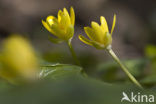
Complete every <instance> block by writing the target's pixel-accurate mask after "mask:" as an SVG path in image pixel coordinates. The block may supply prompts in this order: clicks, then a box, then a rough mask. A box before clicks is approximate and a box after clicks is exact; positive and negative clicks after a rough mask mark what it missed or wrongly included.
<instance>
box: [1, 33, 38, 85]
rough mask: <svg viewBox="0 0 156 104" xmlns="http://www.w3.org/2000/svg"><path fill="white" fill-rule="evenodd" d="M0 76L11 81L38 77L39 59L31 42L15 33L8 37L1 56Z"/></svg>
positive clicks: (15, 81) (16, 81)
mask: <svg viewBox="0 0 156 104" xmlns="http://www.w3.org/2000/svg"><path fill="white" fill-rule="evenodd" d="M0 58H1V59H0V61H1V69H0V77H2V78H4V79H6V80H8V81H9V82H11V83H18V82H21V81H26V80H27V81H28V80H29V81H31V80H34V79H35V78H36V74H37V69H38V61H37V58H36V55H35V52H34V50H33V48H32V47H31V45H30V44H29V42H28V41H27V40H25V39H24V38H22V37H20V36H17V35H14V36H11V37H9V38H8V39H6V40H5V41H4V43H3V49H2V53H1V57H0Z"/></svg>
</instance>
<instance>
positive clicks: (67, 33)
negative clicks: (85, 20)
mask: <svg viewBox="0 0 156 104" xmlns="http://www.w3.org/2000/svg"><path fill="white" fill-rule="evenodd" d="M42 24H43V26H44V27H45V28H46V29H47V30H48V31H49V32H50V33H52V34H53V35H55V36H56V37H57V38H59V39H61V40H64V41H68V40H70V39H71V38H72V37H73V35H74V24H75V13H74V9H73V8H72V7H71V8H70V14H69V13H68V11H67V9H66V8H64V9H63V11H62V10H59V11H58V16H57V18H56V17H55V16H52V15H50V16H48V17H47V19H46V21H44V20H42Z"/></svg>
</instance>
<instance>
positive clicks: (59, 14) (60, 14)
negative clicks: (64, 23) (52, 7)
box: [57, 10, 63, 23]
mask: <svg viewBox="0 0 156 104" xmlns="http://www.w3.org/2000/svg"><path fill="white" fill-rule="evenodd" d="M62 14H63V12H62V10H59V11H58V17H57V18H58V22H59V23H60V21H61V16H62Z"/></svg>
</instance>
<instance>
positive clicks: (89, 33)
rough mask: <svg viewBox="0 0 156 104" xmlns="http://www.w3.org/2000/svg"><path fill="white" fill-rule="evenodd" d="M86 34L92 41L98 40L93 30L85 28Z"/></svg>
mask: <svg viewBox="0 0 156 104" xmlns="http://www.w3.org/2000/svg"><path fill="white" fill-rule="evenodd" d="M84 30H85V33H86V34H87V36H88V37H89V38H90V39H91V40H97V39H96V38H97V37H96V34H95V32H94V31H93V29H92V28H90V27H84Z"/></svg>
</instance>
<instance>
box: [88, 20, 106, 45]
mask: <svg viewBox="0 0 156 104" xmlns="http://www.w3.org/2000/svg"><path fill="white" fill-rule="evenodd" d="M91 26H92V28H93V30H94V34H95V35H96V38H95V41H97V42H99V43H102V41H103V37H104V31H103V30H102V28H101V26H100V25H99V24H98V23H96V22H92V23H91Z"/></svg>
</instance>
